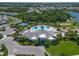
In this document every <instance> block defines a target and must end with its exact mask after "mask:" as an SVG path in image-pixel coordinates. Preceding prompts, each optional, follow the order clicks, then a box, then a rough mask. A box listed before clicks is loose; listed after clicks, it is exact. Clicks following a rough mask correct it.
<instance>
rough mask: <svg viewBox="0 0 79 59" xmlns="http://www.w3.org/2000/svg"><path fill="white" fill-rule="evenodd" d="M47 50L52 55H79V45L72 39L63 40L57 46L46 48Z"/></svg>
mask: <svg viewBox="0 0 79 59" xmlns="http://www.w3.org/2000/svg"><path fill="white" fill-rule="evenodd" d="M46 50H47V51H48V52H49V53H50V54H51V55H52V56H59V55H66V56H72V55H79V46H78V45H77V44H76V43H74V42H72V41H61V42H60V43H59V44H58V45H57V46H50V47H49V48H46Z"/></svg>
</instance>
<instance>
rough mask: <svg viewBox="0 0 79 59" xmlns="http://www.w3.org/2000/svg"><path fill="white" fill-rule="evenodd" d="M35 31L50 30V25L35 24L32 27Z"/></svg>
mask: <svg viewBox="0 0 79 59" xmlns="http://www.w3.org/2000/svg"><path fill="white" fill-rule="evenodd" d="M31 29H32V30H33V31H36V30H48V29H49V26H45V25H41V26H40V25H39V26H34V27H32V28H31Z"/></svg>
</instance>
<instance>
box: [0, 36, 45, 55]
mask: <svg viewBox="0 0 79 59" xmlns="http://www.w3.org/2000/svg"><path fill="white" fill-rule="evenodd" d="M0 44H5V46H6V47H7V49H8V55H9V56H11V55H12V56H13V55H15V54H33V55H35V56H44V55H45V54H44V50H42V49H43V48H44V47H43V46H41V47H35V46H20V45H19V44H18V43H17V42H16V41H13V37H6V36H5V37H4V38H3V39H2V40H0Z"/></svg>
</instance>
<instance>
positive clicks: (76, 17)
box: [69, 12, 79, 21]
mask: <svg viewBox="0 0 79 59" xmlns="http://www.w3.org/2000/svg"><path fill="white" fill-rule="evenodd" d="M69 14H70V15H71V16H72V17H74V19H75V20H76V21H79V13H78V12H69Z"/></svg>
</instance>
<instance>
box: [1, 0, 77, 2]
mask: <svg viewBox="0 0 79 59" xmlns="http://www.w3.org/2000/svg"><path fill="white" fill-rule="evenodd" d="M0 2H79V0H0Z"/></svg>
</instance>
